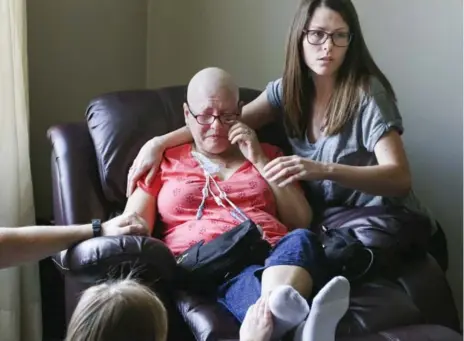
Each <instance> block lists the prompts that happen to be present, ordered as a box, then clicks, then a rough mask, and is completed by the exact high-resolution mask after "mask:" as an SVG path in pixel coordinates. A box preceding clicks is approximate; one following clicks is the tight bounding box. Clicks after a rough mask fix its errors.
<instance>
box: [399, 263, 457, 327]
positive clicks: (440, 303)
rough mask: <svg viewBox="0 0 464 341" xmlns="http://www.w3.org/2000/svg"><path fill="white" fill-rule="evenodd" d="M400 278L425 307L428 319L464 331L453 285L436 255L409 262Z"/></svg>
mask: <svg viewBox="0 0 464 341" xmlns="http://www.w3.org/2000/svg"><path fill="white" fill-rule="evenodd" d="M397 282H398V283H399V284H400V285H401V286H402V287H403V289H404V290H405V291H406V292H407V294H408V295H409V297H410V298H411V300H412V301H413V302H414V304H415V305H416V306H417V307H418V308H419V310H420V311H421V313H422V315H423V318H424V323H429V324H439V325H443V326H447V327H449V328H451V329H453V330H456V331H458V332H461V327H460V323H459V316H458V312H457V309H456V305H455V303H454V300H453V296H452V293H451V288H450V287H449V284H448V281H447V280H446V276H445V274H444V273H443V271H442V270H441V268H440V266H439V265H438V263H437V262H436V260H435V259H434V258H433V257H432V256H430V255H428V256H427V258H426V259H424V260H420V261H416V262H410V263H406V264H405V265H404V266H403V267H402V268H401V274H400V276H399V277H398V279H397Z"/></svg>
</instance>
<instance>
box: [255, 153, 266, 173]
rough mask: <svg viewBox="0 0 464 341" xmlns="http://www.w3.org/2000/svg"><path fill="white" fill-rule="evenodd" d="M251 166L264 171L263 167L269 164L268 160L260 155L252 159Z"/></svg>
mask: <svg viewBox="0 0 464 341" xmlns="http://www.w3.org/2000/svg"><path fill="white" fill-rule="evenodd" d="M253 161H254V162H253V165H254V166H255V167H256V168H257V169H258V170H259V171H261V170H263V169H264V166H266V165H267V163H268V162H269V159H268V158H267V157H266V156H265V155H264V154H260V155H258V156H256V157H255V158H253Z"/></svg>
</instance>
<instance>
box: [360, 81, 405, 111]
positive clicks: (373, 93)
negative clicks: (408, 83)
mask: <svg viewBox="0 0 464 341" xmlns="http://www.w3.org/2000/svg"><path fill="white" fill-rule="evenodd" d="M360 92H361V105H362V106H363V107H365V106H367V105H369V104H376V103H380V104H388V105H390V106H395V107H396V104H397V103H396V98H395V95H394V93H392V92H391V91H389V90H388V89H387V88H386V86H385V84H383V83H382V82H381V81H380V79H378V78H377V77H375V76H371V77H369V79H368V80H367V81H366V82H365V84H364V86H362V87H361V89H360Z"/></svg>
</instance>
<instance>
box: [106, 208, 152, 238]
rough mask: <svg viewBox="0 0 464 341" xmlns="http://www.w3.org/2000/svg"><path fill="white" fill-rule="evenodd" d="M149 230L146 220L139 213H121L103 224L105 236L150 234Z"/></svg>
mask: <svg viewBox="0 0 464 341" xmlns="http://www.w3.org/2000/svg"><path fill="white" fill-rule="evenodd" d="M148 231H149V229H148V226H147V223H146V221H145V220H144V219H143V218H142V217H140V216H139V215H138V214H137V213H131V214H127V213H126V214H121V215H120V216H117V217H116V218H113V219H111V220H108V221H107V222H104V223H103V224H102V235H103V236H120V235H126V234H133V235H139V236H148Z"/></svg>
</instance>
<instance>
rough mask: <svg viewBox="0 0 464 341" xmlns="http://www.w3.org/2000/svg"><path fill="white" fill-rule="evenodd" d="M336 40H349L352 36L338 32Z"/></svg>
mask: <svg viewBox="0 0 464 341" xmlns="http://www.w3.org/2000/svg"><path fill="white" fill-rule="evenodd" d="M334 36H335V38H339V39H348V38H349V36H350V33H349V32H337V33H335V34H334Z"/></svg>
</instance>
